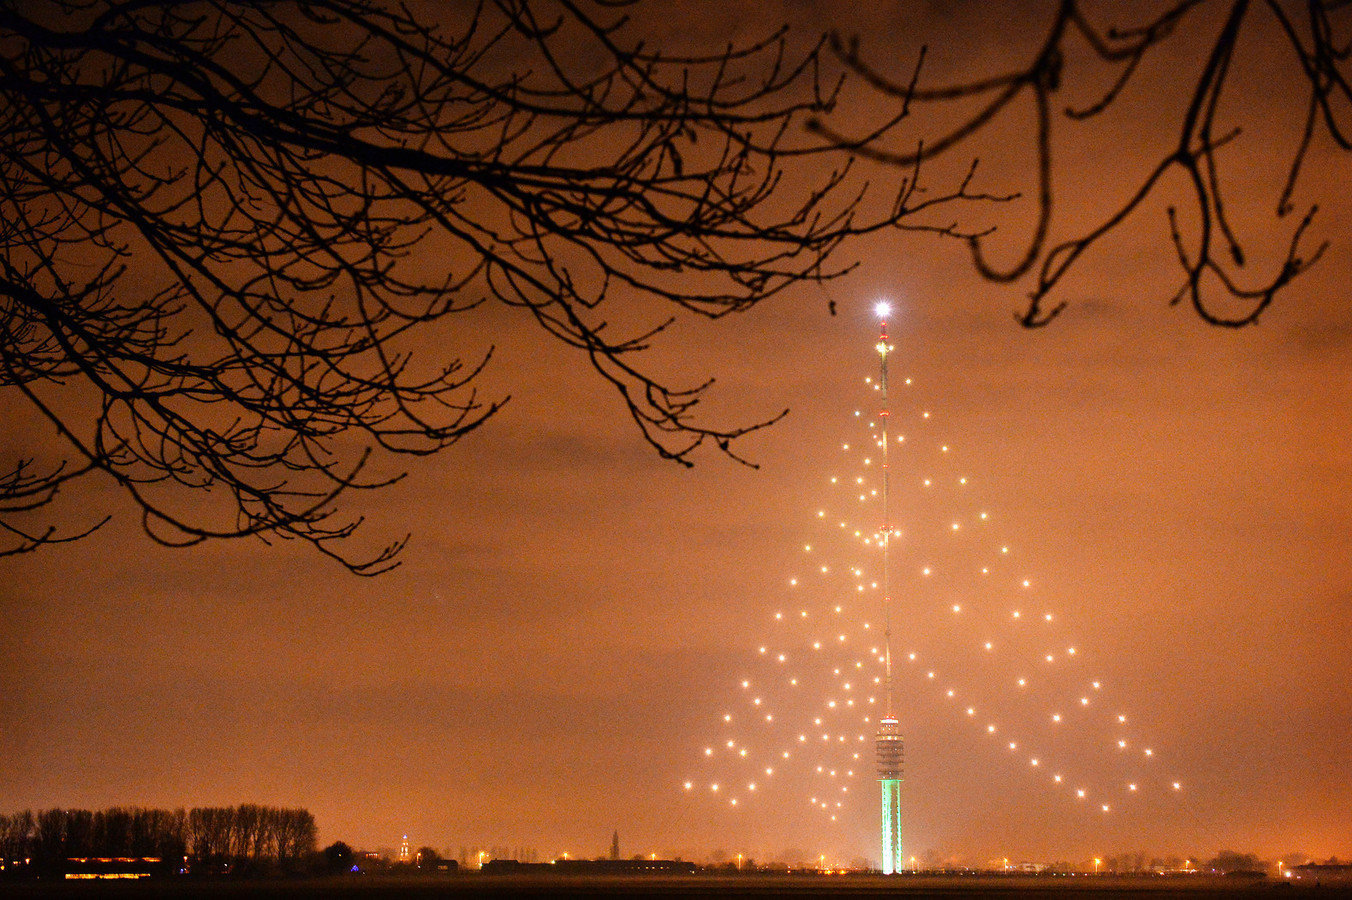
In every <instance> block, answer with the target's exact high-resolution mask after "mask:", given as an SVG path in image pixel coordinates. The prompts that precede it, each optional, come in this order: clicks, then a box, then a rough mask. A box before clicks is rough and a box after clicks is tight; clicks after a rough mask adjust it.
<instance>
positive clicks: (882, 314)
mask: <svg viewBox="0 0 1352 900" xmlns="http://www.w3.org/2000/svg"><path fill="white" fill-rule="evenodd" d="M873 314H874V315H875V316H877V317H878V318H880V319H886V318H887V317H888V316H890V315H891V314H892V304H890V303H888V302H886V301H884V300H880V301H878V302H877V303H875V304H874V305H873Z"/></svg>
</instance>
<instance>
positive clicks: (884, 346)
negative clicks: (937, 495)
mask: <svg viewBox="0 0 1352 900" xmlns="http://www.w3.org/2000/svg"><path fill="white" fill-rule="evenodd" d="M889 312H890V309H889V308H888V306H887V304H886V303H879V304H878V306H877V313H878V318H879V320H880V321H881V325H880V329H881V330H880V333H879V336H878V355H879V356H880V357H881V363H882V383H881V384H880V385H879V388H880V390H881V391H882V410H881V411H880V412H879V414H878V419H879V423H880V430H881V432H882V449H883V453H882V463H883V522H882V538H881V540H882V551H883V637H884V639H885V643H884V650H883V664H884V666H885V667H886V675H887V696H886V706H885V711H884V713H883V717H882V719H881V720H880V721H879V722H878V734H877V737H876V738H875V739H874V744H873V746H874V752H875V754H876V760H877V764H878V783H879V785H880V786H881V787H882V804H881V809H880V811H881V813H882V823H881V824H882V835H881V837H882V871H883V874H884V875H892V874H894V873H897V872H901V871H903V870H904V868H905V856H904V855H903V852H902V844H901V839H902V838H901V780H902V763H903V759H904V754H905V749H904V748H905V745H904V744H903V742H902V736H901V723H900V722H899V721H898V720H897V717H896V714H895V713H894V712H893V709H892V594H891V590H892V587H891V584H890V581H889V577H888V576H889V575H890V574H891V573H890V572H889V571H888V562H889V560H888V556H889V553H888V551H889V550H890V548H891V545H892V533H893V531H894V530H895V529H894V528H893V527H892V511H891V508H890V507H889V505H888V501H889V498H888V487H889V485H888V475H889V473H888V469H887V449H888V448H887V444H888V441H889V436H888V433H887V420H888V417H889V411H888V408H887V406H888V402H887V355H888V354H889V353H890V352H891V351H892V346H891V345H890V344H888V343H887V316H888V313H889Z"/></svg>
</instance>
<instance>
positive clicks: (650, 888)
mask: <svg viewBox="0 0 1352 900" xmlns="http://www.w3.org/2000/svg"><path fill="white" fill-rule="evenodd" d="M0 897H4V898H6V900H9V898H14V900H25V898H33V900H39V898H94V900H105V898H106V900H122V898H145V900H169V898H179V897H184V898H188V897H201V898H205V900H217V898H219V900H229V898H235V897H239V898H245V897H247V898H260V900H267V898H278V900H312V898H313V900H319V898H328V897H333V898H340V900H367V898H370V900H382V898H391V900H394V898H435V897H449V898H457V897H497V898H510V897H561V898H569V897H616V898H618V897H637V898H685V897H690V898H696V897H712V898H729V900H742V898H748V900H752V898H767V900H768V898H774V897H789V898H834V897H841V898H852V900H854V898H857V900H868V898H882V897H896V898H899V900H962V898H969V897H971V898H977V897H993V898H999V900H1081V898H1083V900H1224V898H1231V897H1236V898H1263V897H1270V898H1274V900H1276V898H1282V897H1291V898H1295V897H1300V898H1305V900H1335V898H1338V900H1341V898H1344V897H1347V898H1352V885H1349V884H1343V885H1323V886H1315V885H1292V884H1289V883H1274V882H1273V881H1272V880H1270V879H1260V880H1256V881H1255V880H1236V879H1230V878H1206V877H1181V878H1114V877H1108V876H1105V877H1087V876H1082V877H1077V878H1076V877H1052V876H1039V877H999V876H937V875H936V876H926V875H919V876H903V877H892V878H886V877H883V876H863V875H844V876H820V875H792V876H785V875H774V876H757V875H744V876H724V875H691V876H685V877H656V876H633V877H624V876H541V875H527V876H521V875H505V876H493V875H480V874H463V875H456V876H449V877H444V878H419V879H398V878H381V877H351V878H339V879H313V880H300V881H254V882H250V881H209V882H202V881H153V882H151V881H141V882H80V883H73V882H49V883H39V882H25V883H8V884H5V883H0Z"/></svg>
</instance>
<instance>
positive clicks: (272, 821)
mask: <svg viewBox="0 0 1352 900" xmlns="http://www.w3.org/2000/svg"><path fill="white" fill-rule="evenodd" d="M315 835H316V830H315V820H314V816H313V815H311V814H310V812H309V811H308V810H305V809H284V808H280V807H275V806H260V805H258V804H253V803H245V804H241V805H240V806H230V807H199V808H194V809H191V810H183V809H175V810H167V809H145V808H142V807H120V806H119V807H111V808H109V809H101V810H97V811H90V810H87V809H46V810H42V811H40V812H38V813H36V814H35V813H33V812H31V811H28V810H25V811H24V812H20V813H16V814H14V815H10V816H4V815H0V861H5V862H7V863H10V864H13V863H14V862H15V861H23V862H24V865H25V866H27V867H32V868H33V870H34V871H37V872H52V871H58V870H60V869H61V868H62V867H64V866H65V865H66V861H67V860H69V859H72V858H79V857H158V858H159V859H162V860H166V861H178V860H182V861H183V863H184V865H185V867H186V868H188V869H189V870H190V871H207V872H212V871H216V872H219V871H261V870H267V869H274V868H277V869H282V870H294V869H298V868H299V867H300V866H301V865H302V864H303V863H305V862H307V861H308V860H309V859H311V858H312V857H313V856H314V853H315V847H316V839H315Z"/></svg>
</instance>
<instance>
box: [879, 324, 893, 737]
mask: <svg viewBox="0 0 1352 900" xmlns="http://www.w3.org/2000/svg"><path fill="white" fill-rule="evenodd" d="M889 311H890V310H889V309H888V306H887V304H885V303H880V304H878V309H877V312H878V316H879V319H880V321H879V334H878V356H879V357H880V360H881V387H882V410H881V411H880V412H879V413H878V420H879V423H880V425H881V429H882V445H883V527H882V533H883V638H884V639H885V642H884V644H883V663H884V666H885V674H886V683H887V684H886V687H887V703H886V705H885V706H884V707H883V710H884V712H885V713H886V716H887V718H889V719H891V718H893V715H892V594H891V583H890V581H889V575H890V572H889V571H888V562H889V559H888V557H889V556H890V553H889V551H890V550H891V545H892V530H893V529H892V515H891V508H890V506H889V504H888V478H889V474H890V473H889V472H888V468H887V449H888V447H887V445H888V435H887V420H888V402H887V354H888V352H889V351H891V349H892V347H891V345H889V344H888V343H887V315H888V312H889Z"/></svg>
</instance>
